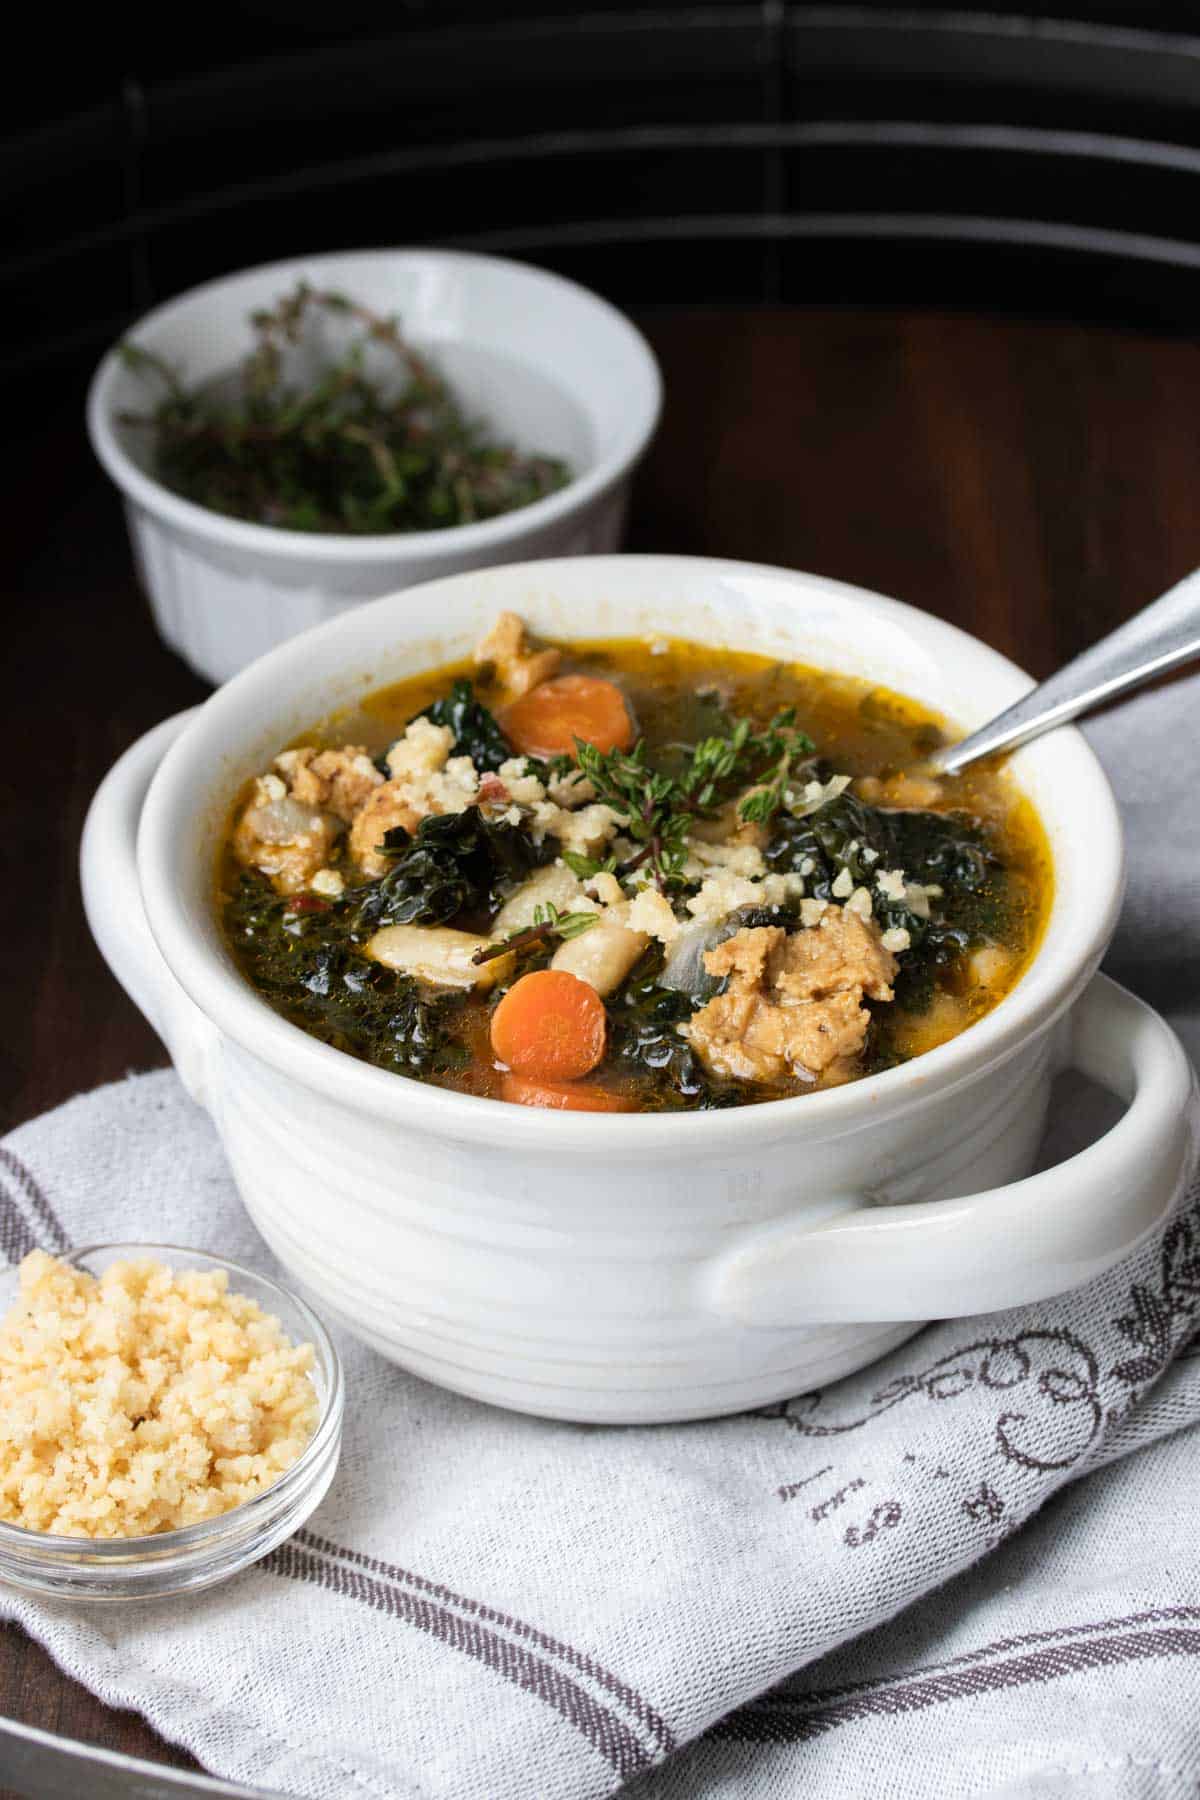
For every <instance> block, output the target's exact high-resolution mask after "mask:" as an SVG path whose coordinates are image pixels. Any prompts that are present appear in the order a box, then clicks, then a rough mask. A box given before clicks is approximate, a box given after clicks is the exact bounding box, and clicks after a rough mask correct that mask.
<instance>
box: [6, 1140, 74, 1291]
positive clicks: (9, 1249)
mask: <svg viewBox="0 0 1200 1800" xmlns="http://www.w3.org/2000/svg"><path fill="white" fill-rule="evenodd" d="M0 1169H3V1170H4V1171H5V1173H6V1174H7V1176H8V1180H7V1182H4V1183H0V1250H2V1251H3V1252H4V1254H5V1255H6V1256H7V1257H8V1260H9V1262H20V1260H21V1258H22V1257H23V1256H28V1254H29V1252H30V1251H31V1250H36V1249H38V1248H39V1247H41V1248H43V1249H50V1250H52V1251H53V1252H54V1253H55V1255H56V1256H61V1254H62V1252H63V1251H64V1250H67V1249H69V1248H70V1244H71V1240H70V1238H69V1237H68V1236H67V1234H66V1232H65V1231H64V1230H63V1228H62V1226H61V1225H60V1224H59V1222H58V1219H57V1217H56V1216H55V1213H54V1209H53V1207H52V1206H51V1205H50V1202H49V1201H48V1200H47V1198H46V1196H45V1194H44V1193H43V1192H42V1189H41V1187H40V1185H39V1183H38V1181H37V1179H36V1177H35V1176H34V1174H33V1171H32V1170H31V1169H28V1168H26V1166H25V1164H24V1163H23V1162H22V1161H21V1159H20V1157H19V1156H16V1155H15V1154H14V1153H13V1151H11V1150H10V1149H9V1148H8V1146H7V1145H5V1144H0ZM17 1195H19V1196H20V1197H21V1201H23V1202H24V1205H23V1206H22V1205H21V1204H20V1203H19V1202H18V1200H17ZM25 1214H28V1215H29V1217H26V1216H24V1215H25ZM30 1217H31V1218H32V1220H33V1221H35V1222H36V1224H37V1225H39V1226H40V1227H41V1234H42V1235H43V1236H44V1239H45V1242H44V1243H40V1241H39V1236H38V1235H37V1234H35V1231H34V1230H33V1229H32V1226H31V1224H30V1222H29V1218H30Z"/></svg>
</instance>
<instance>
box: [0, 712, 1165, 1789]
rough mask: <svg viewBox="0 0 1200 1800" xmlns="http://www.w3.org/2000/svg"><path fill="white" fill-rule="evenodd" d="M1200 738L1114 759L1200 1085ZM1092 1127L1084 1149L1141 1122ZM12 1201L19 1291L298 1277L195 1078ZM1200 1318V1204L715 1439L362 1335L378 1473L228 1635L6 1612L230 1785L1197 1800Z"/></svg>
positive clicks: (89, 1124) (1146, 948) (117, 1110)
mask: <svg viewBox="0 0 1200 1800" xmlns="http://www.w3.org/2000/svg"><path fill="white" fill-rule="evenodd" d="M1198 703H1200V682H1189V683H1185V684H1180V685H1179V686H1177V687H1175V688H1173V689H1171V690H1169V691H1166V692H1164V693H1161V694H1154V695H1151V696H1148V697H1146V698H1144V699H1142V700H1140V701H1137V702H1134V703H1132V704H1131V705H1130V706H1129V707H1127V708H1124V709H1122V711H1120V712H1119V713H1114V714H1112V715H1111V716H1110V717H1109V718H1108V719H1106V720H1104V721H1102V722H1101V723H1100V724H1099V725H1098V726H1097V727H1096V728H1095V731H1094V738H1095V741H1096V742H1097V745H1098V747H1099V748H1100V750H1101V753H1102V754H1103V755H1104V758H1105V761H1106V763H1107V765H1108V767H1109V770H1110V773H1111V774H1112V776H1113V778H1114V781H1115V783H1116V785H1117V787H1118V790H1119V791H1120V793H1121V795H1122V798H1123V800H1124V802H1125V804H1126V816H1127V820H1128V822H1129V825H1130V827H1131V850H1132V854H1131V892H1130V902H1129V906H1128V908H1127V914H1126V920H1125V924H1124V925H1123V929H1122V935H1121V938H1120V940H1119V943H1118V946H1117V949H1116V953H1115V956H1114V963H1113V966H1114V972H1116V973H1118V974H1120V975H1123V976H1124V978H1125V979H1126V980H1127V981H1128V982H1129V984H1130V985H1131V986H1133V987H1135V988H1140V989H1141V990H1142V991H1143V992H1146V993H1147V994H1148V996H1149V997H1151V998H1156V999H1158V1001H1159V1002H1160V1003H1161V1004H1164V1007H1165V1010H1168V1011H1171V1012H1173V1013H1174V1014H1175V1020H1176V1023H1177V1024H1178V1025H1179V1026H1180V1028H1181V1029H1182V1030H1183V1031H1184V1033H1185V1035H1186V1036H1188V1037H1189V1038H1190V1039H1191V1048H1192V1051H1193V1054H1194V1053H1195V1047H1196V1043H1195V1026H1196V1016H1195V1013H1194V1011H1193V1008H1194V1007H1195V1005H1196V1002H1197V998H1198V995H1197V990H1198V988H1200V953H1198V941H1197V925H1196V910H1195V902H1196V896H1197V890H1198V887H1200V879H1198V877H1200V851H1198V848H1197V839H1196V831H1195V799H1194V794H1195V791H1196V786H1197V777H1198V775H1200V742H1198V739H1197V734H1196V733H1195V730H1194V726H1193V720H1194V718H1195V717H1196V712H1197V705H1198ZM1164 745H1169V746H1170V747H1171V751H1170V757H1169V759H1164V752H1163V749H1162V747H1163V746H1164ZM1060 1102H1061V1103H1060V1104H1059V1105H1058V1106H1057V1107H1056V1108H1055V1116H1056V1120H1057V1126H1058V1132H1059V1141H1058V1145H1057V1150H1058V1151H1061V1150H1062V1149H1063V1148H1064V1147H1069V1145H1070V1142H1071V1141H1078V1140H1079V1139H1080V1138H1083V1137H1086V1135H1087V1133H1088V1131H1089V1130H1094V1129H1095V1127H1096V1123H1097V1121H1098V1120H1099V1119H1100V1118H1101V1117H1102V1116H1103V1115H1104V1114H1105V1112H1106V1110H1110V1109H1107V1108H1106V1105H1105V1103H1103V1102H1101V1101H1099V1100H1098V1098H1097V1097H1096V1096H1094V1095H1091V1094H1089V1093H1087V1092H1086V1091H1085V1090H1084V1089H1082V1087H1081V1086H1079V1085H1076V1086H1074V1087H1071V1088H1067V1089H1064V1090H1063V1092H1062V1094H1061V1096H1060ZM1055 1153H1056V1152H1055V1147H1052V1148H1051V1150H1050V1155H1051V1156H1052V1155H1053V1154H1055ZM0 1183H2V1187H3V1192H2V1195H0V1250H2V1251H3V1253H4V1254H5V1255H6V1256H7V1257H8V1258H9V1259H10V1260H15V1259H17V1258H19V1257H20V1256H21V1255H22V1254H23V1253H24V1252H25V1251H26V1250H27V1249H28V1248H30V1247H32V1246H33V1245H34V1244H41V1245H43V1246H45V1247H46V1248H48V1249H51V1250H59V1249H62V1248H63V1247H64V1246H66V1245H67V1244H69V1243H72V1242H76V1243H78V1242H83V1241H88V1240H91V1241H95V1240H96V1239H106V1238H107V1239H118V1238H132V1239H138V1238H143V1239H158V1240H164V1239H165V1240H174V1241H176V1242H181V1243H189V1244H195V1245H198V1246H201V1247H205V1248H209V1249H212V1250H215V1251H217V1252H219V1253H220V1254H223V1255H227V1256H229V1257H231V1258H234V1259H237V1260H241V1261H245V1262H249V1263H251V1264H254V1265H256V1266H260V1267H263V1268H264V1269H268V1270H269V1269H270V1268H271V1267H272V1259H271V1257H270V1255H269V1253H268V1252H267V1251H266V1249H265V1247H264V1246H263V1244H262V1243H261V1241H259V1240H258V1239H257V1237H256V1234H255V1233H254V1230H253V1228H252V1227H251V1226H250V1224H249V1222H248V1220H247V1219H246V1217H245V1215H244V1213H243V1212H242V1210H241V1207H240V1205H239V1202H238V1200H237V1197H236V1194H235V1192H234V1189H233V1185H232V1182H231V1180H230V1177H229V1174H228V1171H227V1169H226V1166H225V1163H224V1160H223V1157H222V1154H221V1151H220V1148H219V1145H218V1143H217V1140H216V1136H215V1133H214V1132H213V1130H212V1127H211V1125H210V1124H209V1122H208V1120H207V1119H206V1117H205V1116H204V1115H203V1114H202V1113H200V1112H199V1111H198V1110H197V1109H196V1108H195V1107H193V1106H192V1104H191V1103H190V1102H189V1101H188V1100H187V1099H186V1098H185V1097H184V1095H183V1093H182V1091H181V1089H180V1087H179V1085H178V1083H177V1082H176V1080H175V1078H174V1076H173V1075H170V1074H158V1075H149V1076H141V1077H135V1078H131V1079H130V1080H128V1081H126V1082H123V1083H118V1084H116V1085H114V1086H112V1087H109V1088H105V1089H102V1090H100V1091H99V1092H97V1093H95V1094H91V1095H88V1096H85V1097H82V1098H80V1099H77V1100H74V1101H71V1102H70V1103H69V1104H68V1105H66V1106H64V1107H60V1108H59V1109H58V1110H57V1111H56V1112H54V1113H52V1114H50V1115H48V1116H47V1117H46V1118H43V1119H40V1120H35V1121H34V1122H33V1123H31V1124H29V1125H26V1126H23V1127H22V1128H21V1129H20V1130H18V1131H16V1132H14V1133H13V1134H12V1135H11V1136H10V1137H9V1138H8V1139H7V1140H6V1141H5V1143H4V1144H3V1145H2V1146H0ZM1198 1309H1200V1194H1198V1193H1197V1192H1196V1191H1193V1193H1192V1194H1191V1196H1190V1197H1189V1200H1188V1202H1187V1204H1186V1205H1185V1207H1184V1208H1183V1209H1182V1210H1181V1212H1180V1213H1179V1214H1178V1216H1177V1217H1176V1218H1175V1219H1174V1220H1173V1221H1172V1222H1171V1223H1170V1224H1169V1225H1168V1227H1167V1228H1166V1230H1165V1231H1164V1232H1163V1233H1161V1234H1160V1235H1159V1236H1158V1237H1157V1238H1156V1239H1155V1240H1154V1241H1153V1242H1152V1243H1150V1244H1148V1245H1147V1246H1146V1247H1144V1249H1143V1250H1142V1251H1141V1252H1140V1253H1139V1254H1138V1255H1137V1256H1135V1257H1134V1258H1132V1259H1131V1260H1130V1261H1129V1262H1128V1263H1126V1264H1125V1265H1124V1266H1122V1267H1120V1268H1118V1269H1116V1270H1113V1271H1111V1272H1110V1273H1109V1274H1108V1275H1107V1276H1105V1277H1103V1278H1102V1279H1101V1280H1099V1281H1097V1282H1095V1283H1093V1284H1092V1285H1091V1286H1090V1287H1088V1288H1087V1289H1084V1290H1081V1291H1078V1292H1076V1293H1074V1294H1070V1295H1066V1296H1063V1297H1061V1298H1060V1299H1057V1300H1053V1301H1048V1302H1044V1303H1042V1304H1040V1305H1038V1306H1035V1307H1030V1308H1028V1309H1023V1310H1021V1311H1016V1312H1011V1313H1004V1314H993V1315H990V1316H988V1317H987V1318H983V1319H977V1320H973V1321H961V1320H960V1321H956V1322H954V1323H951V1324H942V1325H937V1326H932V1327H930V1328H928V1329H927V1330H926V1331H924V1332H923V1333H922V1334H921V1335H920V1336H919V1337H917V1338H915V1339H913V1340H912V1341H911V1342H910V1343H908V1344H907V1345H905V1346H904V1347H903V1349H901V1350H899V1351H897V1352H895V1353H894V1354H892V1355H891V1356H889V1357H888V1358H886V1359H885V1360H884V1361H883V1362H881V1363H879V1364H877V1365H876V1366H875V1367H873V1368H871V1369H868V1370H866V1371H864V1372H863V1373H862V1374H860V1375H858V1376H855V1377H852V1378H850V1379H849V1380H847V1381H844V1382H841V1383H839V1384H838V1385H837V1386H835V1387H833V1388H831V1389H829V1390H828V1391H826V1392H824V1393H821V1394H809V1395H805V1396H800V1397H797V1398H796V1399H795V1400H793V1401H791V1402H789V1403H787V1404H786V1405H780V1406H774V1407H769V1408H766V1409H764V1410H763V1411H760V1412H756V1413H749V1414H745V1415H742V1416H740V1417H737V1418H733V1419H726V1420H720V1421H715V1422H711V1423H705V1424H698V1425H686V1426H679V1427H655V1428H652V1429H639V1430H633V1429H609V1428H602V1427H587V1426H570V1425H558V1424H552V1423H547V1422H544V1421H538V1420H531V1419H523V1418H520V1417H517V1416H516V1415H512V1414H507V1413H503V1412H500V1411H498V1410H496V1409H494V1408H490V1407H486V1406H482V1405H479V1404H476V1403H474V1402H472V1401H468V1400H463V1399H459V1398H458V1397H456V1396H454V1395H451V1394H447V1393H443V1392H441V1391H440V1390H438V1389H437V1388H434V1387H431V1386H429V1385H428V1384H426V1383H424V1382H422V1381H419V1380H417V1379H415V1378H414V1377H411V1376H408V1375H405V1374H404V1373H402V1372H401V1371H400V1370H397V1369H394V1368H392V1367H391V1366H389V1365H388V1364H386V1363H384V1362H382V1361H381V1360H380V1359H379V1358H377V1357H375V1356H374V1355H372V1354H371V1353H370V1352H368V1351H365V1350H363V1349H360V1348H359V1347H358V1346H356V1345H355V1344H354V1343H352V1342H350V1341H349V1340H346V1339H344V1338H343V1340H342V1342H341V1349H342V1352H343V1354H344V1356H345V1360H346V1374H347V1383H348V1408H347V1425H346V1436H345V1449H344V1454H343V1460H342V1466H341V1470H340V1473H339V1475H338V1478H337V1480H336V1482H335V1485H334V1488H333V1489H332V1491H331V1493H330V1495H329V1497H328V1498H327V1500H326V1501H325V1503H324V1504H323V1505H322V1507H321V1508H320V1510H319V1512H318V1513H317V1514H316V1515H315V1516H314V1518H313V1519H312V1520H311V1521H310V1524H309V1526H308V1528H307V1529H306V1530H304V1531H303V1532H301V1533H300V1534H299V1535H298V1536H297V1537H296V1538H294V1539H293V1540H292V1541H291V1542H290V1543H289V1544H287V1545H284V1546H283V1547H282V1548H281V1549H279V1550H277V1551H275V1552H274V1553H273V1554H272V1555H271V1557H270V1558H268V1560H267V1561H266V1562H265V1563H263V1564H260V1565H259V1566H258V1567H257V1568H255V1569H253V1570H251V1571H248V1572H247V1573H246V1574H244V1575H242V1576H240V1577H239V1578H238V1579H237V1580H235V1581H234V1582H232V1583H230V1584H228V1585H226V1586H224V1587H221V1588H217V1589H215V1590H213V1591H211V1592H209V1593H206V1594H201V1595H197V1596H193V1597H190V1598H186V1599H175V1600H170V1601H164V1602H161V1603H155V1604H150V1605H145V1606H139V1607H132V1608H108V1609H102V1610H92V1611H89V1610H87V1609H84V1608H72V1607H66V1606H58V1605H55V1606H50V1605H46V1604H42V1603H38V1602H35V1601H32V1600H28V1599H25V1598H23V1597H21V1596H19V1595H16V1594H13V1593H8V1592H5V1593H2V1594H0V1611H2V1612H3V1614H5V1615H7V1616H9V1617H11V1618H15V1619H17V1620H19V1621H20V1622H21V1624H22V1625H24V1626H25V1627H26V1629H28V1630H29V1631H30V1632H32V1633H33V1634H34V1636H36V1637H37V1638H38V1639H39V1640H40V1641H41V1642H42V1643H43V1644H45V1645H46V1647H47V1648H48V1649H49V1651H50V1652H51V1654H52V1655H53V1656H54V1657H55V1658H56V1660H57V1661H58V1662H59V1663H60V1664H61V1665H62V1666H63V1667H64V1668H65V1669H67V1670H69V1671H70V1672H71V1673H72V1674H73V1675H75V1676H76V1677H77V1678H78V1679H80V1680H81V1681H83V1682H85V1683H86V1684H87V1686H88V1687H90V1688H92V1689H93V1690H94V1691H95V1692H96V1693H98V1694H99V1695H100V1696H101V1697H102V1698H103V1699H105V1700H106V1701H108V1702H109V1703H110V1704H113V1705H117V1706H124V1707H133V1708H136V1709H137V1710H138V1711H139V1712H141V1713H143V1714H144V1715H145V1716H146V1717H147V1718H148V1719H149V1720H150V1721H151V1723H152V1724H153V1725H154V1726H155V1727H157V1729H158V1730H159V1731H161V1732H162V1733H164V1734H165V1735H166V1736H167V1737H169V1738H171V1739H173V1740H174V1741H176V1742H178V1743H181V1744H183V1745H186V1746H187V1748H188V1749H189V1750H191V1751H192V1752H193V1753H194V1754H195V1755H196V1756H197V1757H198V1758H199V1760H200V1761H201V1762H202V1763H203V1764H204V1765H205V1766H206V1767H207V1768H209V1769H211V1770H213V1771H214V1772H216V1773H219V1774H222V1775H225V1776H229V1777H232V1778H235V1779H240V1780H243V1781H246V1782H248V1783H251V1784H254V1785H258V1786H260V1787H264V1788H267V1789H272V1790H275V1791H277V1792H279V1793H281V1794H289V1795H306V1796H309V1797H310V1800H334V1797H337V1800H347V1797H351V1796H360V1795H361V1796H375V1797H376V1800H401V1797H403V1800H434V1797H435V1796H436V1797H451V1796H453V1797H454V1800H517V1797H518V1796H519V1797H520V1800H526V1797H529V1796H538V1797H545V1800H552V1797H560V1796H561V1797H562V1800H590V1797H593V1796H597V1797H598V1796H601V1795H606V1794H610V1793H613V1792H614V1791H616V1790H617V1789H619V1788H621V1787H623V1786H626V1785H628V1784H633V1785H632V1788H631V1793H633V1794H637V1795H638V1796H639V1797H640V1800H717V1797H718V1796H719V1797H720V1800H733V1797H734V1796H750V1797H751V1800H776V1797H777V1796H778V1797H780V1800H782V1797H783V1796H790V1795H792V1794H795V1793H798V1792H804V1793H805V1794H806V1795H808V1796H810V1797H812V1800H819V1797H821V1796H825V1795H828V1796H838V1797H839V1800H841V1797H843V1796H845V1797H850V1800H857V1797H858V1796H860V1795H864V1794H867V1793H870V1794H871V1795H872V1796H873V1800H892V1797H894V1800H909V1797H910V1796H925V1795H936V1796H938V1797H939V1800H940V1797H941V1796H947V1795H952V1796H957V1795H977V1794H1004V1795H1009V1794H1011V1795H1020V1794H1026V1793H1028V1794H1053V1795H1057V1794H1068V1795H1072V1796H1074V1795H1076V1794H1077V1793H1086V1794H1087V1795H1089V1796H1090V1795H1097V1794H1099V1795H1105V1796H1108V1795H1113V1796H1125V1795H1128V1796H1138V1797H1139V1800H1140V1797H1141V1796H1155V1797H1157V1796H1165V1795H1170V1796H1175V1795H1183V1794H1188V1795H1192V1794H1194V1793H1195V1792H1196V1791H1197V1788H1198V1787H1200V1728H1198V1727H1197V1724H1196V1721H1197V1719H1198V1718H1200V1654H1198V1653H1200V1542H1198V1541H1197V1536H1198V1534H1197V1532H1196V1530H1195V1525H1194V1520H1195V1515H1196V1504H1195V1496H1196V1485H1197V1483H1196V1478H1197V1475H1198V1474H1200V1456H1198V1448H1200V1436H1198V1433H1197V1425H1198V1423H1200V1357H1197V1355H1196V1351H1197V1347H1198V1345H1200V1338H1198V1337H1197V1332H1198V1328H1200V1314H1198ZM1081 1477H1086V1478H1085V1479H1080V1478H1081ZM1064 1490H1065V1491H1064ZM1048 1503H1049V1504H1048ZM1035 1515H1037V1516H1036V1517H1035ZM780 1684H782V1685H780Z"/></svg>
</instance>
